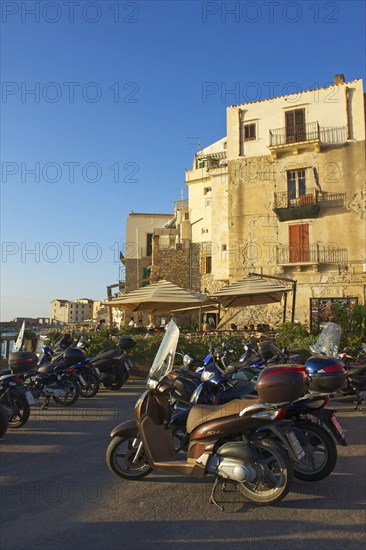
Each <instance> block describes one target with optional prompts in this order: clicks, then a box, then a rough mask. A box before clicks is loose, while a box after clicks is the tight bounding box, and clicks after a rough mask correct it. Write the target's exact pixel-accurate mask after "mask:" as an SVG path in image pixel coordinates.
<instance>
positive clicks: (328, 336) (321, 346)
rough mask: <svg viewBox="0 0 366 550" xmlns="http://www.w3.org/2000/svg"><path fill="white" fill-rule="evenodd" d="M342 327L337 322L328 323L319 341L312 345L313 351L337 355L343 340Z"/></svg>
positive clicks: (311, 349)
mask: <svg viewBox="0 0 366 550" xmlns="http://www.w3.org/2000/svg"><path fill="white" fill-rule="evenodd" d="M341 333H342V329H341V327H340V326H339V325H337V324H336V323H331V322H329V323H326V324H325V325H324V328H323V330H322V331H321V333H320V335H319V337H318V339H317V341H316V342H315V343H314V344H312V345H311V346H310V351H311V352H312V353H317V354H321V355H328V356H333V357H334V356H336V355H337V353H338V346H339V342H340V340H341Z"/></svg>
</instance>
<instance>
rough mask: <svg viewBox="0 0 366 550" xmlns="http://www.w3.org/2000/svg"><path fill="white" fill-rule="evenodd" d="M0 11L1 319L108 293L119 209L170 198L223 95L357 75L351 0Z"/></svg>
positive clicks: (256, 93) (206, 136) (75, 5)
mask: <svg viewBox="0 0 366 550" xmlns="http://www.w3.org/2000/svg"><path fill="white" fill-rule="evenodd" d="M1 10H2V11H1V21H2V23H1V79H2V90H1V92H2V93H1V103H0V107H1V169H2V170H1V239H2V258H1V260H2V261H1V295H2V302H1V319H2V320H9V319H11V318H13V317H15V316H48V315H49V302H50V301H51V300H53V299H54V298H66V299H70V300H72V299H75V298H78V297H88V298H93V299H104V298H105V297H106V286H107V285H109V284H113V283H115V282H117V280H118V276H119V264H118V250H119V249H120V248H121V249H122V250H123V244H124V243H125V219H126V216H127V215H128V213H129V212H130V210H131V209H132V210H134V211H135V212H170V211H172V208H173V204H174V201H175V200H177V199H179V198H180V197H181V192H182V188H183V186H184V184H183V182H184V176H185V174H184V172H185V168H186V167H190V166H191V162H192V158H193V154H194V153H195V151H196V150H197V141H196V140H195V139H189V138H191V137H194V138H199V139H200V143H201V145H202V147H205V146H206V145H208V144H210V143H211V142H213V141H216V140H217V139H219V138H221V137H223V136H224V135H225V133H226V128H225V120H226V112H225V108H226V106H227V105H231V104H235V103H241V102H246V101H249V100H254V99H265V98H268V97H270V96H271V92H270V90H271V88H272V89H274V90H275V94H274V95H282V94H283V93H286V92H287V93H288V92H289V91H294V90H295V89H298V90H300V89H308V88H312V87H314V85H315V86H324V85H327V84H330V83H331V82H332V79H333V75H334V74H336V73H344V74H345V77H346V80H352V79H355V78H363V79H364V78H365V50H366V47H365V23H366V18H365V3H364V2H362V1H360V2H358V1H349V0H348V1H346V2H343V1H338V2H322V1H319V2H312V1H311V2H310V1H309V2H279V1H278V2H271V1H269V2H266V1H263V2H260V1H258V2H253V1H250V2H249V1H248V2H245V1H244V2H214V1H212V2H200V1H185V2H179V1H178V2H173V1H165V2H164V1H142V2H130V1H129V2H118V1H116V0H103V1H96V2H89V1H86V2H83V1H82V0H79V1H78V2H76V1H75V2H73V1H69V2H66V1H64V0H59V1H52V2H48V1H45V2H43V1H38V2H33V1H30V0H28V1H26V2H25V1H19V2H18V1H2V2H1ZM269 83H272V85H270V84H269ZM32 90H33V92H32ZM235 90H236V91H235ZM238 90H239V91H238ZM272 95H273V94H272ZM184 192H185V196H186V190H185V191H184ZM32 251H33V252H32Z"/></svg>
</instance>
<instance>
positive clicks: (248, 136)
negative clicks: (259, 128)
mask: <svg viewBox="0 0 366 550" xmlns="http://www.w3.org/2000/svg"><path fill="white" fill-rule="evenodd" d="M254 139H256V124H255V123H252V124H244V131H243V140H244V141H252V140H254Z"/></svg>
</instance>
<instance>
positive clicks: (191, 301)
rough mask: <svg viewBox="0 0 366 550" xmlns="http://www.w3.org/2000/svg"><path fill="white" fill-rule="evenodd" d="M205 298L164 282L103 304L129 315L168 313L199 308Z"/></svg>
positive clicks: (202, 295)
mask: <svg viewBox="0 0 366 550" xmlns="http://www.w3.org/2000/svg"><path fill="white" fill-rule="evenodd" d="M205 298H206V295H205V294H200V293H199V292H195V291H192V290H186V289H184V288H181V287H179V286H177V285H174V284H173V283H171V282H169V281H165V280H161V281H158V282H157V283H153V284H151V285H147V286H144V287H142V288H139V289H137V290H133V291H132V292H128V293H127V294H124V295H123V296H117V297H116V298H112V299H111V300H108V301H107V302H104V303H103V304H104V305H106V306H108V307H115V308H118V309H124V310H126V311H129V312H131V313H133V312H135V311H146V312H147V313H159V312H169V311H172V310H173V309H177V308H183V309H185V308H189V307H193V306H200V305H202V304H203V302H204V300H205Z"/></svg>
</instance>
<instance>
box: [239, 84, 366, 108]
mask: <svg viewBox="0 0 366 550" xmlns="http://www.w3.org/2000/svg"><path fill="white" fill-rule="evenodd" d="M360 80H362V78H356V79H355V80H350V81H349V82H345V83H344V84H339V86H346V85H347V84H353V83H354V82H359V81H360ZM328 88H334V84H330V85H329V86H323V87H322V88H311V89H310V90H301V91H298V92H294V93H293V94H285V95H277V96H275V97H268V98H266V99H258V100H257V101H247V102H246V103H238V104H237V105H229V106H228V109H235V108H236V107H241V106H242V105H254V103H263V102H264V101H273V100H274V99H280V98H281V97H291V96H294V95H299V93H301V94H304V93H306V92H314V91H316V90H328Z"/></svg>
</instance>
